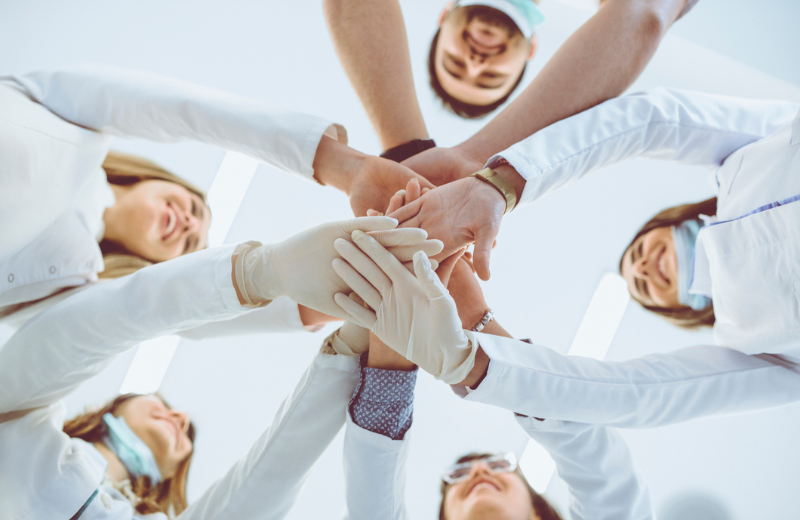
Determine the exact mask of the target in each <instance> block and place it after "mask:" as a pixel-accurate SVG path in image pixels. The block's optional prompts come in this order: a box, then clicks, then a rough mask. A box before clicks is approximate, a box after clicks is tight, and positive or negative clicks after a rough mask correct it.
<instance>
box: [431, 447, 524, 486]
mask: <svg viewBox="0 0 800 520" xmlns="http://www.w3.org/2000/svg"><path fill="white" fill-rule="evenodd" d="M475 464H483V465H484V466H486V467H487V468H489V471H491V472H492V473H510V472H512V471H514V470H516V469H517V466H518V464H517V456H516V455H514V454H513V453H510V452H509V453H506V454H505V455H493V456H491V457H485V458H482V459H475V460H471V461H469V462H462V463H460V464H455V465H453V466H450V467H449V468H448V469H447V470H445V472H444V473H442V480H444V481H445V482H446V483H448V484H451V485H452V484H458V483H459V482H464V481H465V480H467V479H468V478H469V475H470V473H472V468H473V467H474V466H475Z"/></svg>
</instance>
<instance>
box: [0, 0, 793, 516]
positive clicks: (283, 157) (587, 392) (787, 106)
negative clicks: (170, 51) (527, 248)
mask: <svg viewBox="0 0 800 520" xmlns="http://www.w3.org/2000/svg"><path fill="white" fill-rule="evenodd" d="M694 3H695V1H694V0H602V1H601V2H599V3H598V5H595V6H594V7H595V8H596V9H597V12H596V14H595V15H594V16H593V17H592V18H591V19H590V20H589V21H588V22H587V23H586V24H584V25H583V26H582V27H580V28H579V29H578V30H577V31H576V32H575V33H574V34H573V35H572V36H571V37H570V38H569V39H568V40H567V41H566V42H565V43H564V44H563V46H562V47H561V48H560V49H559V50H558V52H557V53H556V54H555V55H554V56H553V57H552V59H551V60H550V62H549V63H547V65H546V66H545V67H544V68H543V69H542V70H541V72H540V73H539V74H538V75H537V76H536V77H535V78H534V79H533V80H532V81H531V82H530V84H529V85H527V86H526V87H525V88H524V90H523V91H522V92H520V93H519V95H518V96H517V97H516V99H514V101H513V102H511V103H510V104H508V105H507V106H505V108H503V110H502V111H501V112H500V113H499V114H497V115H496V116H495V117H494V118H493V119H492V120H491V121H490V122H489V123H487V124H486V126H485V127H483V128H482V129H481V130H480V131H479V132H477V133H476V134H475V135H474V136H472V137H471V138H469V139H468V140H467V141H465V142H463V143H461V144H460V145H457V146H454V147H451V148H441V147H436V146H435V143H434V142H433V140H432V139H430V136H429V135H428V132H427V130H426V127H425V123H424V119H423V116H422V112H421V110H420V108H419V105H418V103H417V96H416V93H415V90H414V84H413V79H412V74H411V62H410V58H409V51H408V44H407V41H406V33H405V28H404V22H403V19H402V12H401V10H400V4H399V2H398V0H324V1H323V7H324V11H325V17H326V22H327V24H328V27H329V32H330V35H331V39H332V41H333V45H334V47H335V49H336V52H337V54H338V56H339V59H340V61H341V64H342V66H343V68H344V70H345V72H346V74H347V76H348V78H349V80H350V82H351V84H352V86H353V88H354V89H355V91H356V93H357V94H358V96H359V99H360V100H361V102H362V104H363V106H364V109H365V110H366V112H367V114H368V116H369V119H370V121H371V123H372V125H373V128H374V130H375V132H376V134H377V136H378V139H379V141H380V144H381V146H382V148H383V151H384V152H383V154H382V156H381V157H376V156H371V155H367V154H364V153H361V152H359V151H357V150H354V149H352V148H350V147H349V146H348V145H347V133H346V131H345V129H344V128H343V127H342V126H341V125H339V124H336V123H333V122H331V121H327V120H325V119H322V118H319V117H315V116H312V115H308V114H301V113H296V112H290V111H287V110H284V109H282V108H279V107H275V106H268V105H265V104H263V103H260V102H256V101H252V100H247V99H242V98H238V97H235V96H232V95H228V94H225V93H222V92H219V91H215V90H212V89H208V88H204V87H200V86H196V85H189V84H185V83H182V82H179V81H176V80H171V79H167V78H162V77H158V76H154V75H150V74H144V73H137V72H131V71H122V70H110V69H103V68H95V67H85V68H73V69H64V70H55V71H43V72H33V73H30V74H25V75H19V76H6V77H2V78H0V221H2V222H3V225H2V226H1V227H0V271H1V272H0V274H1V275H2V278H1V280H2V282H0V283H2V286H0V323H3V324H5V325H8V326H12V327H14V328H15V332H14V334H13V336H11V338H10V339H9V340H8V341H7V342H6V343H5V344H4V345H2V347H0V510H2V511H3V514H2V516H3V518H9V519H23V518H25V519H28V518H31V519H64V520H73V519H79V518H80V519H81V520H93V519H125V520H130V519H133V518H153V519H154V520H155V519H158V518H161V519H165V518H175V517H180V518H181V519H183V520H199V519H209V520H210V519H223V518H225V519H227V518H239V519H248V518H259V519H266V518H271V519H277V518H283V517H284V516H285V515H286V513H287V512H288V511H289V509H290V508H291V507H292V504H293V503H294V501H295V499H296V498H297V496H298V493H299V492H300V489H301V487H302V484H303V482H304V481H305V479H306V477H307V476H308V474H309V472H310V470H311V468H312V466H313V465H314V462H315V461H316V460H317V458H318V457H319V456H320V455H321V454H322V453H323V452H324V451H325V449H326V448H327V446H328V445H329V444H330V442H331V441H332V439H333V438H334V437H335V436H336V435H337V433H338V432H339V431H340V429H341V428H342V427H344V428H345V431H346V434H345V444H344V461H345V465H344V479H345V488H346V504H347V511H346V513H345V515H346V518H350V519H353V520H355V519H403V518H406V510H405V505H404V501H405V496H404V489H405V488H404V483H405V472H404V465H405V461H406V459H407V455H408V449H409V445H408V442H407V439H408V437H409V434H410V430H411V428H412V422H413V420H412V419H413V403H414V386H415V380H416V374H417V371H418V369H422V370H424V371H426V372H429V373H430V374H432V375H433V376H434V377H435V378H437V379H439V380H441V381H442V382H444V383H446V384H449V385H451V386H452V389H453V391H454V393H455V396H454V398H462V399H466V400H470V401H477V402H481V403H485V404H488V405H493V406H497V407H501V408H505V409H507V410H508V411H509V412H511V413H514V415H515V418H516V420H517V422H518V423H519V424H520V426H521V427H522V428H523V430H524V431H525V432H527V434H528V435H529V436H530V437H531V438H532V439H534V440H535V441H536V442H537V443H539V444H541V445H542V446H543V447H544V448H545V449H547V450H548V451H549V452H550V454H551V455H552V457H553V459H554V460H555V462H556V465H557V469H558V473H559V475H560V476H561V477H562V478H563V479H564V480H565V481H566V483H567V485H568V487H569V491H570V494H571V501H570V509H569V512H568V514H569V517H570V518H572V519H573V520H582V519H585V520H589V519H592V520H601V519H614V520H620V519H625V518H631V519H634V518H635V519H645V518H653V517H654V513H653V507H652V503H651V501H650V498H649V494H648V491H647V486H646V483H645V482H644V481H643V479H642V477H641V475H640V474H639V473H638V472H637V471H636V468H635V466H634V462H633V460H632V457H631V454H630V452H629V451H628V449H627V447H626V445H625V443H624V441H623V439H622V437H621V436H620V435H619V433H618V432H617V430H616V428H649V427H656V426H661V425H666V424H673V423H676V422H680V421H687V420H691V419H695V418H698V417H704V416H709V415H715V414H729V413H739V412H746V411H752V410H758V409H764V408H768V407H776V406H781V405H785V404H788V403H792V402H796V401H798V400H800V369H798V365H797V363H798V362H800V336H798V332H797V331H798V330H800V314H798V300H797V289H796V286H797V281H796V280H800V265H798V262H797V261H796V259H797V258H798V256H799V255H798V251H797V250H796V249H797V248H798V247H800V246H798V245H797V244H798V243H800V242H798V240H797V235H798V234H800V226H798V222H800V214H798V213H800V204H795V202H797V201H798V200H800V176H798V175H793V174H797V173H800V154H798V149H800V148H798V146H800V105H798V104H796V103H789V102H780V101H773V100H750V99H738V98H729V97H723V96H718V95H712V94H703V93H698V92H688V91H680V90H671V89H654V90H651V91H647V92H640V93H635V94H629V95H622V94H623V92H624V91H625V89H626V88H627V87H628V86H630V84H631V83H632V82H633V81H634V80H635V79H636V78H637V76H638V75H639V74H640V72H641V71H642V70H643V68H644V67H645V65H646V64H647V62H648V60H649V59H650V57H651V56H652V55H653V54H654V52H655V51H656V49H657V47H658V44H659V42H660V40H661V38H662V37H663V36H664V34H665V33H666V31H667V30H668V28H669V27H670V26H671V25H672V24H673V23H674V22H675V21H676V20H678V19H679V18H680V17H681V16H684V15H686V14H687V12H689V10H690V9H691V7H692V6H693V4H694ZM544 16H545V15H544V14H543V12H542V9H540V8H539V6H538V2H536V1H534V0H464V1H454V2H450V3H448V4H447V5H446V6H445V7H444V9H443V11H442V13H441V16H440V18H439V21H438V25H439V29H438V31H437V32H436V35H435V36H434V38H433V41H432V43H431V47H430V56H429V67H428V70H429V74H430V84H431V87H432V88H433V90H434V92H436V94H437V95H438V96H439V97H440V98H441V101H442V105H443V106H444V107H445V108H447V109H449V110H451V111H452V112H454V113H455V114H457V115H459V116H461V117H467V118H475V117H481V116H484V115H486V114H490V113H492V112H493V111H495V110H496V109H498V108H499V107H501V106H504V105H505V103H506V101H507V100H508V99H509V96H510V95H511V94H512V93H513V92H514V90H515V89H516V88H517V87H518V86H519V85H521V81H522V77H523V74H524V71H525V64H526V62H527V61H528V60H530V59H532V58H533V57H534V55H535V51H536V47H537V33H536V27H537V26H538V25H539V24H540V23H541V22H542V21H543V20H544ZM387 57H389V58H390V59H387ZM618 96H619V97H618ZM112 136H123V137H137V138H144V139H149V140H153V141H160V142H175V141H184V140H194V141H198V142H202V143H206V144H209V145H214V146H218V147H221V148H224V149H226V150H233V151H237V152H241V153H244V154H247V155H249V156H251V157H254V158H256V159H258V160H261V161H263V162H265V163H267V164H270V165H273V166H275V167H278V168H280V169H282V170H284V171H288V172H292V173H295V174H297V175H300V176H302V177H305V178H306V179H308V180H309V181H312V182H317V183H319V184H323V185H329V186H332V187H334V188H336V189H338V190H341V191H343V192H345V193H346V194H347V195H348V197H349V201H350V205H351V207H352V210H353V212H354V214H355V217H354V218H353V219H350V220H346V221H340V222H331V223H324V224H321V225H319V226H317V227H315V228H312V229H309V230H307V231H304V232H302V233H299V234H297V235H295V236H293V237H290V238H287V239H286V240H284V241H283V242H280V243H277V244H261V243H258V242H246V243H242V244H232V245H227V246H222V247H215V248H209V247H208V244H207V240H208V229H209V225H210V222H211V219H212V218H213V215H212V210H213V208H210V207H209V206H208V203H207V200H206V197H205V194H204V193H203V191H202V190H200V189H198V188H197V187H195V186H193V185H192V184H191V183H189V182H187V181H185V180H184V179H181V178H180V177H178V176H176V175H174V174H172V173H170V172H169V171H167V170H165V169H163V168H161V167H160V166H158V165H156V164H155V163H153V162H151V161H148V160H146V159H143V158H140V157H135V156H130V155H126V154H121V153H118V152H113V151H110V149H109V143H110V139H111V137H112ZM633 157H649V158H655V159H663V160H671V161H677V162H682V163H688V164H699V165H705V166H708V167H710V168H713V169H714V179H715V181H716V185H717V196H716V197H715V198H713V199H710V200H706V201H702V202H697V203H689V204H685V205H682V206H678V207H674V208H668V209H665V210H664V211H661V212H660V213H658V214H657V215H655V216H654V217H653V218H652V219H651V220H650V221H648V222H647V223H645V224H644V225H643V226H642V228H641V230H640V231H639V232H638V233H637V234H636V235H635V237H634V238H633V239H632V241H631V243H630V245H629V246H628V247H627V248H626V249H625V251H623V252H622V255H621V257H620V264H619V269H620V274H621V275H622V277H623V278H624V279H625V280H626V281H627V283H628V288H629V291H630V293H631V296H632V297H633V299H634V300H636V301H637V302H638V303H640V304H641V305H642V306H643V307H644V308H645V309H647V310H649V311H652V312H654V313H657V314H659V315H660V316H662V317H663V318H665V319H666V320H668V321H670V322H672V323H674V324H675V325H678V326H682V327H689V328H692V327H713V332H714V338H715V341H716V345H704V346H696V347H690V348H684V349H680V350H675V351H672V352H669V353H665V354H655V355H653V354H650V355H643V356H642V357H639V358H636V359H632V360H629V361H625V362H603V361H597V360H593V359H589V358H582V357H574V356H564V355H561V354H559V353H557V352H555V351H554V350H551V349H549V348H547V347H546V346H542V345H537V344H536V343H535V342H534V341H532V340H517V339H514V338H511V337H510V335H509V334H508V333H507V332H506V331H505V330H504V329H503V328H502V327H501V326H500V325H499V324H498V320H497V319H496V317H495V316H494V313H493V312H492V310H491V308H490V306H489V305H488V303H487V302H486V301H485V298H484V295H483V293H482V291H481V287H480V285H479V283H478V280H477V277H480V278H481V279H483V280H489V278H490V269H489V267H490V253H491V250H492V247H493V244H494V241H495V238H496V236H497V234H498V231H499V229H500V226H501V224H502V219H503V216H504V215H505V214H506V213H508V212H509V211H519V210H520V209H519V208H520V207H521V206H524V205H526V204H529V203H532V202H534V201H535V200H537V199H538V198H540V197H542V196H544V195H546V194H547V193H550V192H552V191H554V190H556V189H558V188H560V187H562V186H565V185H567V184H569V183H570V182H573V181H576V180H579V179H580V178H582V177H583V176H585V175H586V174H588V173H590V172H592V171H594V170H598V169H602V168H603V167H606V166H609V165H611V164H614V163H617V162H620V161H623V160H625V159H629V158H633ZM473 244H474V246H473ZM470 246H473V247H474V249H473V250H472V251H471V252H468V251H467V250H468V248H469V247H470ZM793 259H795V260H793ZM476 275H477V277H476ZM337 320H338V321H343V324H342V326H341V327H340V328H339V329H337V330H336V331H335V332H333V333H332V334H330V335H329V336H328V337H327V338H325V340H324V341H323V343H322V346H321V348H320V351H319V353H318V354H317V355H316V357H315V358H314V360H313V361H312V363H311V365H310V366H309V367H308V369H307V370H306V372H305V373H304V374H303V376H302V378H301V379H300V381H299V382H298V384H297V386H296V388H295V389H294V390H293V391H292V392H291V393H290V394H289V395H288V397H286V399H285V400H284V402H283V404H282V406H281V407H280V409H279V410H278V412H277V414H276V416H275V418H274V419H273V422H272V424H271V425H270V427H269V428H268V429H267V430H266V431H265V432H264V433H263V434H262V435H261V436H260V437H259V438H258V440H257V441H256V442H255V444H254V445H253V446H252V447H251V448H250V450H249V451H248V452H247V454H246V455H245V456H244V457H243V458H242V459H241V460H240V461H239V462H238V463H237V464H236V465H234V467H233V468H232V469H231V470H230V471H229V472H228V473H227V474H226V475H224V476H222V477H221V478H220V480H219V481H217V483H215V484H214V485H213V486H212V487H211V488H210V489H208V490H207V491H206V492H205V493H204V494H203V495H202V496H201V497H200V498H199V499H198V500H196V501H195V502H194V503H192V504H187V500H186V477H187V474H188V471H189V467H190V464H191V460H192V454H193V441H194V427H193V425H192V423H191V421H190V420H189V417H188V415H187V414H186V413H184V412H182V411H179V410H178V409H174V408H172V407H171V406H170V405H168V404H167V403H166V402H165V401H164V400H163V399H162V398H161V397H160V396H159V395H132V394H127V395H121V396H119V397H117V398H116V399H114V400H113V401H111V402H110V403H106V404H105V405H102V406H100V407H99V408H95V409H91V410H90V411H87V412H86V413H84V414H82V415H80V416H78V417H74V418H71V419H67V418H66V417H65V413H66V412H65V406H64V404H63V401H62V400H63V398H64V397H65V396H66V395H68V394H69V393H70V392H72V391H74V390H75V388H77V387H78V386H79V385H80V384H81V383H82V382H84V381H86V380H87V379H88V378H90V377H92V376H93V375H95V374H97V373H99V372H101V371H102V370H103V369H104V368H106V367H107V366H108V365H109V364H110V363H111V362H112V361H113V359H114V358H115V357H116V356H117V355H119V354H120V353H122V352H125V351H127V350H129V349H131V348H133V347H135V346H136V345H137V344H138V343H140V342H142V341H144V340H147V339H150V338H154V337H158V336H162V335H165V334H181V335H184V336H187V337H192V338H203V337H211V336H220V335H236V334H242V333H253V332H264V333H267V332H271V331H285V330H302V329H303V328H314V327H316V326H319V325H320V324H323V323H326V322H330V321H337ZM530 335H531V336H535V335H536V331H530ZM456 396H457V397H456ZM476 448H477V449H478V451H476V452H474V453H470V454H467V455H465V456H464V457H462V458H460V459H459V460H457V461H454V463H453V465H452V466H451V467H449V468H444V471H443V473H442V482H441V493H442V501H441V507H440V512H439V518H440V519H441V520H466V519H489V518H491V519H509V520H523V519H524V520H551V519H557V518H562V517H561V516H560V515H559V513H558V512H556V510H555V509H554V508H553V507H552V506H551V505H550V504H548V502H547V501H546V500H545V499H544V498H543V497H542V496H540V495H539V494H537V493H536V492H535V491H534V490H533V489H532V488H531V486H530V485H529V484H528V483H527V482H526V480H525V477H524V475H523V474H522V473H521V472H520V470H519V467H518V464H517V460H516V458H515V456H514V454H513V453H508V454H503V453H485V452H482V451H480V450H479V449H480V447H476ZM331 515H332V516H336V515H337V512H331Z"/></svg>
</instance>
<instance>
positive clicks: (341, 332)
mask: <svg viewBox="0 0 800 520" xmlns="http://www.w3.org/2000/svg"><path fill="white" fill-rule="evenodd" d="M331 347H333V350H335V351H336V352H337V353H338V354H341V355H343V356H360V355H361V354H363V353H364V352H366V351H367V350H369V331H368V330H367V329H365V328H364V327H361V326H360V325H356V324H355V323H353V322H352V321H345V322H344V325H342V326H341V327H339V329H338V330H336V332H334V333H333V334H332V335H331Z"/></svg>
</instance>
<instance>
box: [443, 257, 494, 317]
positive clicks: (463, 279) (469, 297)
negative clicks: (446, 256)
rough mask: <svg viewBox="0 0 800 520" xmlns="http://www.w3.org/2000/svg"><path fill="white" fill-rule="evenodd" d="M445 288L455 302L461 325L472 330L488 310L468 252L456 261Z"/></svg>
mask: <svg viewBox="0 0 800 520" xmlns="http://www.w3.org/2000/svg"><path fill="white" fill-rule="evenodd" d="M447 289H448V290H449V291H450V296H452V297H453V300H454V301H455V302H456V308H457V309H458V317H459V319H460V320H461V327H462V328H464V329H466V330H472V327H474V326H475V324H476V323H478V322H479V321H480V320H481V318H483V317H484V316H485V315H486V313H487V312H488V311H489V306H488V305H487V304H486V299H485V298H484V296H483V290H481V285H480V283H479V282H478V278H477V277H476V276H475V271H474V268H473V267H472V257H471V255H470V254H469V253H466V254H464V256H463V257H461V258H460V259H459V261H458V263H456V265H455V267H454V268H453V274H452V275H451V276H450V283H449V284H448V286H447Z"/></svg>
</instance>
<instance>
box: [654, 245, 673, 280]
mask: <svg viewBox="0 0 800 520" xmlns="http://www.w3.org/2000/svg"><path fill="white" fill-rule="evenodd" d="M666 251H667V248H666V246H665V247H664V248H663V249H662V250H661V252H660V253H659V254H658V259H656V272H657V273H658V275H659V276H660V277H661V279H662V280H664V283H665V284H666V285H671V284H672V282H671V281H670V279H669V278H667V276H666V275H665V274H664V271H665V270H666V269H665V268H664V262H665V261H666V259H667V258H666V255H665V253H666Z"/></svg>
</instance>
